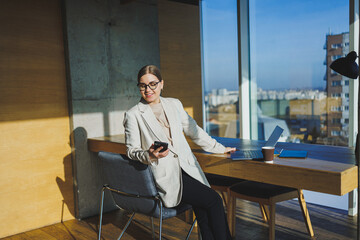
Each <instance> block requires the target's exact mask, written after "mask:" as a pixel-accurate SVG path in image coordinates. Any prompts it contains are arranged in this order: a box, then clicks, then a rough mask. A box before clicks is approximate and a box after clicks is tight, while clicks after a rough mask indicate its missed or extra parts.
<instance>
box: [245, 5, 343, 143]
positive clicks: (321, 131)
mask: <svg viewBox="0 0 360 240" xmlns="http://www.w3.org/2000/svg"><path fill="white" fill-rule="evenodd" d="M249 19H250V21H249V23H250V61H251V88H252V90H251V92H252V93H254V94H255V95H256V96H252V98H253V99H256V101H252V103H254V104H253V105H252V106H251V109H252V112H257V114H255V115H254V114H252V116H253V119H252V120H251V123H252V124H256V125H257V126H256V128H253V129H257V133H256V132H253V134H252V138H253V139H260V140H262V139H265V138H266V133H267V132H269V131H270V132H271V131H272V129H268V128H271V127H273V125H274V123H276V124H277V125H280V126H281V127H283V128H284V129H285V132H284V138H283V140H285V141H288V142H302V143H315V144H328V145H341V146H347V145H348V140H349V121H348V120H349V97H348V96H349V86H348V84H347V85H346V84H344V83H346V82H348V78H346V77H343V76H341V75H339V74H335V73H334V72H333V71H331V70H330V68H329V66H330V64H331V63H332V61H334V60H336V59H337V58H339V57H342V56H345V55H346V54H347V53H348V52H349V2H348V1H340V0H330V1H329V0H318V1H310V0H305V1H304V0H292V1H287V0H277V1H270V0H251V1H249Z"/></svg>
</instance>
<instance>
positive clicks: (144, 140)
mask: <svg viewBox="0 0 360 240" xmlns="http://www.w3.org/2000/svg"><path fill="white" fill-rule="evenodd" d="M137 86H138V87H139V90H140V94H141V97H142V98H141V100H140V102H139V103H138V104H137V105H136V106H134V107H133V108H131V109H130V110H129V111H127V112H126V113H125V119H124V126H125V136H126V146H127V155H128V157H129V158H131V159H133V160H138V161H140V162H142V163H144V164H148V165H150V167H151V170H152V172H153V175H154V180H155V183H156V186H157V189H158V191H159V194H160V197H161V199H162V201H163V203H164V205H165V206H166V207H174V206H177V205H178V204H179V203H180V202H185V203H188V204H190V205H192V207H193V210H194V212H195V215H196V218H197V220H198V224H199V226H200V231H201V235H202V237H203V239H204V240H207V239H219V240H224V239H231V237H230V233H229V228H228V225H227V221H226V215H225V212H224V208H223V204H222V199H221V198H220V196H219V194H217V193H216V192H215V191H214V190H213V189H211V188H210V187H209V183H208V181H207V180H206V177H205V175H204V173H203V171H202V170H201V167H200V165H199V163H198V162H197V160H196V158H195V156H194V154H193V153H192V151H191V149H190V146H189V145H188V143H187V141H186V138H185V136H184V134H183V133H185V134H186V135H187V136H188V137H190V138H191V139H192V141H193V142H195V143H196V144H197V145H199V146H200V147H201V148H202V149H204V150H205V151H207V152H213V153H226V152H230V151H234V150H235V149H233V148H226V147H224V146H223V145H221V144H220V143H218V142H217V141H216V140H215V139H213V138H211V137H210V136H209V135H208V134H207V133H206V132H205V131H204V130H203V129H201V128H200V127H199V126H198V125H197V124H196V122H195V120H194V119H192V118H191V117H190V116H189V115H188V114H187V113H186V112H185V110H184V108H183V106H182V104H181V102H180V101H179V100H177V99H174V98H163V97H161V96H160V94H161V91H162V89H163V87H164V81H163V79H162V77H161V73H160V70H159V69H158V68H157V67H156V66H154V65H147V66H144V67H143V68H141V69H140V71H139V73H138V84H137ZM154 141H161V142H167V143H168V149H167V150H166V151H161V150H162V148H163V147H160V148H157V149H155V147H154V144H153V143H154Z"/></svg>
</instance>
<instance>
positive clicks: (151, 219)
mask: <svg viewBox="0 0 360 240" xmlns="http://www.w3.org/2000/svg"><path fill="white" fill-rule="evenodd" d="M150 224H151V232H152V238H153V240H155V228H154V218H153V217H150Z"/></svg>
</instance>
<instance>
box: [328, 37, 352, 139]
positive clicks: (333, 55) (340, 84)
mask: <svg viewBox="0 0 360 240" xmlns="http://www.w3.org/2000/svg"><path fill="white" fill-rule="evenodd" d="M324 49H325V50H326V60H325V62H324V64H325V65H326V74H325V77H324V80H325V81H326V92H327V99H328V101H327V124H326V125H327V127H326V128H324V129H323V130H324V131H323V134H326V136H327V137H328V138H344V139H347V138H348V137H349V126H348V125H349V79H348V78H347V77H344V76H342V75H340V74H338V73H336V72H335V71H333V70H332V69H330V65H331V63H332V62H333V61H335V60H336V59H338V58H340V57H344V56H345V55H346V54H347V53H348V52H349V33H341V34H334V35H332V34H331V33H329V34H328V35H327V36H326V44H325V46H324Z"/></svg>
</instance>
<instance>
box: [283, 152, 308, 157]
mask: <svg viewBox="0 0 360 240" xmlns="http://www.w3.org/2000/svg"><path fill="white" fill-rule="evenodd" d="M279 157H281V158H306V157H307V151H295V150H283V151H281V153H280V155H279Z"/></svg>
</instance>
